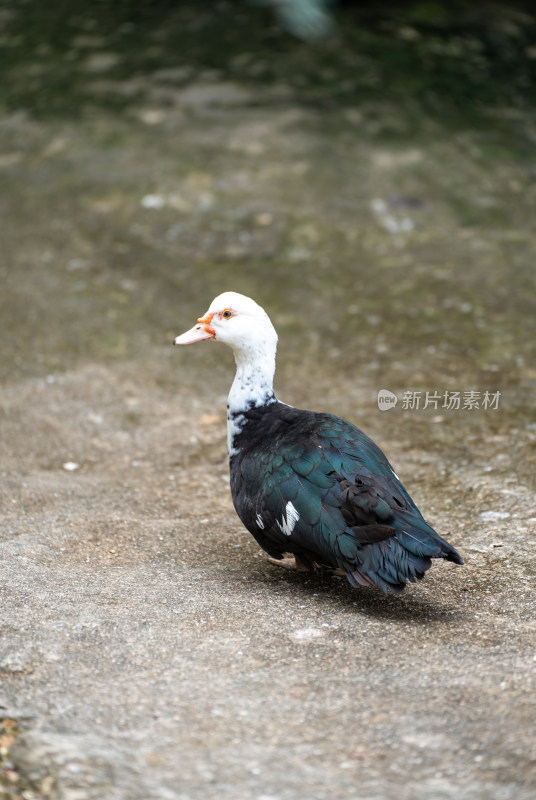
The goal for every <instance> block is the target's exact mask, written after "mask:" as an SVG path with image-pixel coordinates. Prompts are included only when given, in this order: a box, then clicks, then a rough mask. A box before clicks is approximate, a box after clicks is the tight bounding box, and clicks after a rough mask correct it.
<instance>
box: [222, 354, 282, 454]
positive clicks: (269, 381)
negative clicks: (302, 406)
mask: <svg viewBox="0 0 536 800" xmlns="http://www.w3.org/2000/svg"><path fill="white" fill-rule="evenodd" d="M234 355H235V361H236V375H235V379H234V381H233V385H232V386H231V391H230V392H229V397H228V400H227V449H228V451H229V458H231V457H232V456H234V455H236V454H237V453H238V448H237V447H236V445H235V439H236V436H237V435H238V434H239V433H240V432H241V431H242V429H243V427H244V425H245V423H246V418H245V416H244V412H246V411H249V410H250V409H252V408H258V407H260V406H265V405H269V404H270V403H275V402H276V397H275V395H274V388H273V381H274V372H275V348H274V350H273V352H266V351H258V350H256V349H254V348H252V347H247V346H246V347H243V348H241V349H240V350H235V351H234Z"/></svg>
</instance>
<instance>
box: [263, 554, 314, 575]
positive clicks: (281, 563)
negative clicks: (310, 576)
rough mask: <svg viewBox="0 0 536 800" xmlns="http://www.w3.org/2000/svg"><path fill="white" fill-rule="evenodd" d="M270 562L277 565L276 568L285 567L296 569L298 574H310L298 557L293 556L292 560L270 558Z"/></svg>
mask: <svg viewBox="0 0 536 800" xmlns="http://www.w3.org/2000/svg"><path fill="white" fill-rule="evenodd" d="M268 561H269V562H270V564H275V565H276V567H283V569H295V570H297V571H298V572H309V570H308V569H307V567H306V566H305V564H304V563H303V562H302V561H300V559H299V558H298V556H291V558H271V557H270V556H269V557H268Z"/></svg>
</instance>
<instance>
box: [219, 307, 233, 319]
mask: <svg viewBox="0 0 536 800" xmlns="http://www.w3.org/2000/svg"><path fill="white" fill-rule="evenodd" d="M232 316H233V312H232V311H231V309H230V308H226V309H225V311H224V312H223V313H222V317H223V319H231V317H232Z"/></svg>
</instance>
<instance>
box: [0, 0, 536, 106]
mask: <svg viewBox="0 0 536 800" xmlns="http://www.w3.org/2000/svg"><path fill="white" fill-rule="evenodd" d="M529 8H530V6H529V5H528V4H524V3H519V2H517V3H515V4H514V5H512V4H508V5H506V4H505V5H497V4H490V3H483V2H475V3H467V2H464V1H463V0H462V1H461V2H460V1H458V2H456V1H453V2H410V1H409V0H408V1H407V2H389V1H386V2H383V3H377V2H376V3H370V2H363V3H348V2H347V3H342V4H338V5H333V7H332V9H331V15H332V18H333V19H334V21H335V23H336V24H335V25H334V27H333V31H332V32H331V35H329V36H326V37H325V38H322V39H321V40H320V41H314V42H311V41H301V40H300V39H298V38H296V37H295V36H293V35H292V34H291V33H290V32H289V31H288V30H285V29H284V28H283V27H282V26H281V25H280V24H279V21H281V17H280V16H279V17H277V15H276V13H275V10H274V8H273V7H270V4H269V3H268V4H266V3H261V4H259V3H255V2H251V3H250V2H246V0H235V2H218V1H215V2H204V3H203V4H199V2H178V0H152V1H151V0H113V1H112V0H94V2H91V3H87V2H78V1H77V0H55V2H52V3H42V2H41V0H20V2H19V3H18V4H17V5H15V4H13V3H11V2H7V0H1V1H0V72H1V74H2V76H3V80H2V82H1V86H0V102H1V103H3V104H4V106H5V107H7V109H10V110H15V109H20V108H23V109H29V110H31V111H32V112H33V113H34V114H36V115H46V114H50V113H53V114H69V115H73V114H78V113H80V112H82V111H84V110H85V109H87V108H91V106H92V105H94V104H95V103H98V104H99V105H102V104H103V103H106V104H109V105H111V106H114V107H116V108H117V107H125V106H128V105H129V104H130V103H132V102H133V101H136V100H138V99H139V95H140V92H142V91H143V87H142V85H141V83H142V82H143V80H144V78H146V77H148V76H151V75H152V74H153V73H155V72H156V71H162V70H165V69H168V70H174V73H173V76H172V78H170V79H172V80H173V82H174V84H175V85H179V86H180V85H186V84H188V83H189V82H191V81H192V80H194V79H197V78H198V77H199V76H201V77H205V78H206V77H207V75H208V76H210V77H212V79H213V80H214V79H218V80H221V79H224V80H233V81H241V82H248V83H256V84H261V85H262V84H274V83H277V84H283V85H284V86H285V87H286V88H288V89H289V91H290V92H291V93H292V95H293V99H294V100H295V101H299V102H302V103H313V104H319V105H320V106H330V105H332V104H338V105H340V104H348V105H355V104H358V103H360V102H363V101H370V100H374V99H376V98H379V99H381V100H382V101H386V100H387V101H391V100H392V101H394V102H405V101H407V100H410V101H411V102H414V101H417V102H419V103H420V104H421V107H424V108H426V109H427V110H428V111H430V112H431V113H434V111H435V110H437V109H438V108H441V109H442V111H443V112H444V111H445V109H448V108H451V109H452V110H453V111H454V110H460V109H461V110H463V111H464V113H473V112H477V114H478V112H479V111H481V110H483V109H486V108H487V107H489V106H493V107H496V108H497V107H498V108H501V109H503V108H506V107H507V108H508V109H515V108H520V107H524V108H527V107H528V108H530V107H532V106H533V102H534V100H533V98H534V88H535V84H536V14H535V12H534V11H531V10H529ZM294 11H295V12H296V9H294ZM283 22H284V20H283ZM181 70H182V71H181ZM96 80H107V81H110V82H116V87H117V82H125V83H124V85H123V87H122V89H121V90H117V91H115V92H112V91H111V92H109V93H107V94H106V93H104V94H103V93H102V92H101V93H98V92H97V93H95V81H96ZM136 81H138V84H136ZM126 82H129V83H126Z"/></svg>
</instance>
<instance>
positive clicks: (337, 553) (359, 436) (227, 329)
mask: <svg viewBox="0 0 536 800" xmlns="http://www.w3.org/2000/svg"><path fill="white" fill-rule="evenodd" d="M202 341H214V342H223V343H224V344H226V345H228V346H229V347H230V348H231V349H232V351H233V353H234V358H235V362H236V374H235V377H234V381H233V383H232V386H231V390H230V392H229V397H228V401H227V446H228V454H229V467H230V486H231V494H232V499H233V504H234V507H235V510H236V512H237V514H238V516H239V518H240V520H241V521H242V523H243V525H244V526H245V527H246V528H247V530H248V531H249V532H250V533H251V534H252V535H253V537H254V538H255V540H256V541H257V543H258V544H259V545H260V547H261V548H262V549H263V550H264V551H265V552H266V553H267V554H268V556H269V560H270V561H271V562H272V563H275V564H279V565H280V566H283V567H285V568H291V569H296V570H298V571H300V572H311V573H322V572H325V571H327V572H329V573H330V574H334V575H342V576H346V578H347V579H348V581H349V582H350V584H351V585H352V586H354V587H356V588H357V587H378V588H379V589H381V590H382V591H383V592H384V593H386V594H388V593H395V594H396V593H400V592H401V591H402V590H403V589H404V588H405V586H406V585H407V583H408V582H409V583H415V581H417V580H420V579H421V578H423V577H424V574H425V572H426V571H427V570H428V569H429V568H430V567H431V565H432V560H433V559H445V560H446V561H450V562H452V563H454V564H463V560H462V558H461V556H460V554H459V553H458V552H457V550H456V549H455V548H454V547H453V546H452V545H451V544H449V543H448V542H447V541H446V540H445V539H443V538H442V537H441V536H439V534H438V533H436V531H435V530H434V529H433V528H432V527H431V526H430V525H429V524H428V522H426V521H425V520H424V518H423V516H422V514H421V512H420V511H419V509H418V508H417V506H416V505H415V503H414V502H413V500H412V499H411V497H410V495H409V494H408V492H407V491H406V489H405V488H404V486H403V485H402V483H401V481H400V479H399V477H398V476H397V474H396V473H395V471H394V469H393V467H392V466H391V464H390V463H389V461H388V459H387V457H386V456H385V454H384V453H383V451H382V450H381V449H380V448H379V447H378V445H376V444H375V443H374V442H373V441H372V439H370V438H369V437H368V436H367V435H366V434H365V433H363V432H362V431H361V430H359V428H357V427H356V426H355V425H353V424H352V423H351V422H348V421H347V420H345V419H342V418H341V417H338V416H336V415H334V414H330V413H324V412H316V411H306V410H303V409H298V408H294V407H293V406H291V405H287V404H286V403H284V402H282V401H280V400H278V398H277V397H276V396H275V394H274V388H273V382H274V374H275V362H276V350H277V342H278V337H277V333H276V331H275V328H274V326H273V324H272V322H271V320H270V318H269V316H268V314H267V313H266V311H265V310H264V309H263V308H262V307H261V306H260V305H258V304H257V303H256V302H255V301H254V300H252V299H251V298H250V297H246V296H245V295H242V294H239V293H238V292H232V291H229V292H224V293H223V294H220V295H218V297H216V298H215V299H214V300H213V301H212V303H211V304H210V306H209V308H208V311H207V312H206V313H205V314H204V315H203V316H202V317H199V318H198V319H197V323H196V324H195V325H194V326H193V327H192V328H191V329H190V330H188V331H186V332H185V333H183V334H182V335H180V336H177V337H176V338H175V339H174V341H173V344H174V345H189V344H193V343H196V342H202Z"/></svg>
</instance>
